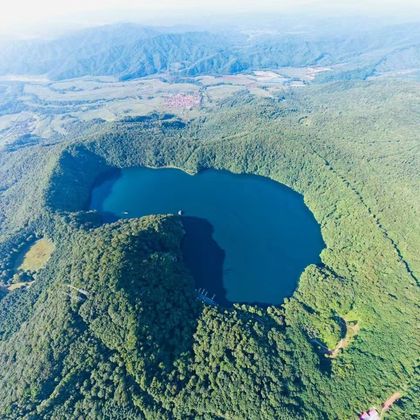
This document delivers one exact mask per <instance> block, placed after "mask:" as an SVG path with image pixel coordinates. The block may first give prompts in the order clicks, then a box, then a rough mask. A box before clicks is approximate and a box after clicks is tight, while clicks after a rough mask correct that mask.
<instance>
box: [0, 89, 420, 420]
mask: <svg viewBox="0 0 420 420" xmlns="http://www.w3.org/2000/svg"><path fill="white" fill-rule="evenodd" d="M419 98H420V87H419V86H418V84H416V83H404V82H398V83H394V82H390V81H384V82H379V81H376V82H360V83H354V82H348V83H339V84H334V83H333V84H326V85H323V86H315V85H314V86H311V87H307V88H305V89H304V90H289V91H287V92H284V93H283V94H282V96H281V97H279V98H278V99H276V98H275V99H266V100H261V99H260V100H257V99H255V98H253V97H252V96H249V95H241V94H238V95H236V96H235V97H234V98H231V99H229V100H226V101H224V102H223V103H222V104H221V105H220V106H219V107H216V109H215V110H214V111H212V112H209V113H208V114H207V115H206V116H205V117H203V118H199V119H197V120H193V121H191V122H190V123H188V124H187V125H186V126H185V127H183V125H182V124H177V123H176V121H175V122H173V123H169V124H168V123H164V120H162V121H159V120H154V119H151V120H146V121H131V122H130V121H125V122H119V123H112V124H105V125H101V127H100V128H98V129H97V130H96V132H93V131H91V132H88V133H82V135H81V136H80V137H76V138H74V139H72V140H69V141H68V142H67V143H64V144H60V145H56V146H49V147H47V148H45V147H44V148H41V147H38V146H35V147H32V148H25V149H22V150H18V151H14V152H11V153H9V154H7V155H2V156H1V159H2V162H0V163H1V164H0V171H1V172H2V173H1V175H3V174H4V177H0V179H1V183H2V184H1V185H0V189H2V190H3V191H2V193H1V194H2V200H1V201H0V206H1V208H0V209H1V214H2V217H3V219H2V220H1V222H2V225H1V241H2V242H1V244H0V247H1V248H0V255H1V264H2V265H1V270H2V271H1V272H2V273H3V274H2V281H3V283H4V284H5V285H8V284H10V282H11V281H12V273H11V272H10V267H11V264H13V261H14V258H16V255H17V254H18V252H19V251H20V250H21V247H22V245H21V243H25V241H27V239H28V237H29V236H30V235H36V237H43V236H48V237H50V238H51V240H52V241H53V242H54V244H56V249H55V251H54V253H53V254H52V256H51V258H50V260H49V261H48V263H47V264H46V266H45V267H44V268H42V269H41V270H40V271H39V272H38V273H37V281H36V282H35V283H34V284H33V285H32V286H31V287H30V288H28V289H26V290H25V289H19V290H15V291H13V292H10V293H8V294H6V295H5V296H4V297H3V298H2V299H1V301H0V366H1V368H0V372H1V374H0V416H1V417H2V418H10V419H14V418H25V417H27V418H31V417H32V418H37V417H39V418H57V419H58V418H78V417H81V418H112V419H114V418H124V419H125V418H150V419H155V418H203V419H216V418H246V419H261V418H264V419H265V418H267V419H271V418H281V419H287V418H291V419H298V418H305V419H306V418H307V419H321V418H322V419H324V418H329V419H335V418H340V419H352V418H354V417H355V416H356V414H357V413H359V412H361V411H364V410H366V409H368V408H369V407H371V406H372V405H375V406H377V407H380V405H381V404H382V403H383V402H384V401H385V400H386V399H387V398H388V397H389V396H390V395H392V394H393V393H394V392H397V391H400V392H401V393H402V398H401V399H400V400H398V401H397V402H396V403H395V404H394V406H393V407H392V408H391V409H390V410H389V411H388V412H387V413H386V416H387V417H388V418H411V417H413V418H414V417H415V416H416V413H417V412H418V411H417V410H418V406H416V405H417V403H418V402H417V399H416V395H417V391H418V389H416V385H417V384H416V371H415V369H416V360H417V357H418V354H417V347H416V336H415V335H414V331H413V328H414V327H413V326H414V325H415V320H416V311H417V306H416V305H417V303H416V300H417V299H418V278H419V275H420V260H419V259H418V253H417V252H416V250H417V249H418V248H419V245H420V243H419V238H420V218H419V217H418V216H419V211H420V203H419V197H418V191H417V189H418V188H417V187H418V183H419V173H418V168H419V149H418V147H419V146H418V145H419V134H418V122H417V112H418V103H419ZM34 156H35V157H36V159H35V158H34ZM134 165H149V166H163V165H173V166H178V167H181V168H183V169H185V170H189V171H197V170H200V169H203V168H208V167H214V168H224V169H228V170H231V171H233V172H247V173H257V174H260V175H264V176H269V177H270V178H272V179H275V180H278V181H280V182H282V183H284V184H286V185H288V186H290V187H292V188H294V189H295V190H297V191H299V192H301V193H303V194H304V197H305V201H306V203H307V205H308V206H309V208H310V209H311V210H312V211H313V213H314V215H315V217H316V219H317V220H318V221H319V223H320V225H321V228H322V233H323V238H324V240H325V243H326V249H325V250H324V251H323V253H322V255H321V257H322V262H323V264H322V265H321V266H309V267H307V269H306V270H305V272H304V273H303V274H302V276H301V278H300V282H299V287H298V289H297V290H296V292H295V294H294V295H293V297H292V298H290V299H287V300H286V302H285V303H284V304H283V305H282V306H280V307H268V308H258V307H252V306H245V305H237V306H235V307H234V308H233V309H232V310H224V309H221V308H218V307H213V306H206V305H204V304H202V303H200V302H199V301H197V300H196V298H195V293H194V285H193V283H192V280H191V277H190V275H189V274H188V272H187V270H186V268H185V267H184V265H183V262H182V255H181V253H180V248H179V245H180V241H181V239H182V235H183V230H182V225H181V224H180V221H179V219H178V218H177V217H169V216H166V217H164V216H161V217H148V218H143V219H139V220H135V219H134V220H129V221H120V222H117V223H114V224H109V225H102V224H101V220H100V215H99V214H97V213H95V212H91V211H86V208H87V207H86V206H87V203H88V200H89V194H90V190H91V188H92V186H93V184H94V182H95V180H96V179H97V178H98V177H99V176H102V175H103V174H105V173H107V171H109V170H112V168H122V167H128V166H134ZM7 168H9V169H10V172H7ZM34 174H37V176H36V177H34V176H33V175H34ZM34 179H37V182H36V183H35V182H34V181H33V180H34ZM3 197H4V198H5V200H3ZM19 197H24V199H22V202H23V203H25V205H23V206H22V205H20V206H19V208H18V204H17V203H18V201H17V198H19ZM256 223H258V221H256ZM3 250H4V252H3ZM343 322H344V324H346V325H345V326H346V328H344V325H343ZM356 326H357V327H356ZM356 330H357V331H356ZM342 339H343V340H345V343H344V344H343V343H342V344H343V345H342V346H341V348H340V351H339V352H338V354H334V357H331V354H328V353H326V351H325V348H326V349H334V348H336V346H337V345H338V344H339V342H340V340H342Z"/></svg>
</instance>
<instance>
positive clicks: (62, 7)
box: [0, 0, 420, 34]
mask: <svg viewBox="0 0 420 420" xmlns="http://www.w3.org/2000/svg"><path fill="white" fill-rule="evenodd" d="M308 11H316V12H319V13H320V14H322V13H325V14H346V13H351V14H361V15H371V16H374V15H384V14H385V15H386V14H388V15H399V16H401V15H405V16H408V17H412V18H413V19H420V0H2V2H1V4H0V32H1V33H3V34H7V33H10V34H17V33H21V32H25V31H27V32H28V31H30V30H33V28H35V27H37V26H38V27H40V28H41V29H42V28H46V27H48V26H54V25H55V26H56V27H57V26H60V25H66V26H71V25H72V24H79V25H82V26H87V25H89V24H101V23H111V22H115V21H127V20H132V21H137V22H141V23H144V24H177V23H182V24H187V23H194V22H193V21H192V20H193V19H195V18H197V17H204V16H206V17H210V16H217V15H223V14H226V15H229V14H230V15H232V14H242V13H256V12H258V13H273V12H276V13H291V12H292V13H293V12H308ZM40 24H42V25H40ZM56 29H57V28H56Z"/></svg>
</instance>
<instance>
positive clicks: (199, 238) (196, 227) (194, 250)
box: [182, 216, 232, 307]
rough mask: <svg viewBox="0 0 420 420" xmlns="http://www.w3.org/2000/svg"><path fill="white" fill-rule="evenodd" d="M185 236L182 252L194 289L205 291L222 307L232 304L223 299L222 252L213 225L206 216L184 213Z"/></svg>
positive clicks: (223, 258) (224, 291)
mask: <svg viewBox="0 0 420 420" xmlns="http://www.w3.org/2000/svg"><path fill="white" fill-rule="evenodd" d="M182 223H183V225H184V229H185V236H184V239H183V241H182V252H183V255H184V262H185V265H186V266H187V267H188V269H189V270H190V272H191V274H192V276H193V278H194V281H195V286H196V289H204V290H206V291H207V292H208V293H207V296H208V297H209V298H212V297H213V295H215V298H214V301H215V302H216V303H217V304H219V305H222V306H225V307H229V306H231V305H232V303H231V302H229V301H228V300H227V299H226V290H225V288H224V285H223V263H224V260H225V252H224V251H223V249H222V248H220V246H219V245H218V244H217V242H216V241H215V240H214V239H213V230H214V229H213V226H212V225H211V224H210V223H209V222H208V221H207V220H205V219H201V218H198V217H191V216H183V217H182Z"/></svg>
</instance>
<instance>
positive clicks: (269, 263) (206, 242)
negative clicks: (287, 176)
mask: <svg viewBox="0 0 420 420" xmlns="http://www.w3.org/2000/svg"><path fill="white" fill-rule="evenodd" d="M90 208H92V209H96V210H98V211H100V212H102V213H104V214H110V215H113V216H115V217H118V218H131V217H141V216H146V215H151V214H177V213H178V212H179V211H181V212H182V221H183V224H184V227H185V231H186V235H185V238H184V240H183V245H182V248H183V254H184V260H185V263H186V265H187V266H188V268H189V269H190V271H191V273H192V275H193V277H194V280H195V282H196V287H197V289H198V288H203V289H205V290H207V292H208V296H209V297H212V296H213V295H215V301H216V302H217V303H219V304H221V305H224V306H229V305H231V304H232V303H251V304H262V305H268V304H279V303H281V302H282V301H283V299H284V298H285V297H290V296H291V295H292V294H293V291H294V290H295V288H296V286H297V282H298V280H299V276H300V274H301V273H302V272H303V270H304V269H305V267H306V266H307V265H309V264H311V263H315V264H316V263H319V262H320V257H319V254H320V252H321V250H322V249H323V248H324V242H323V240H322V236H321V231H320V227H319V225H318V223H317V222H316V220H315V218H314V216H313V214H312V213H311V212H310V211H309V209H308V208H307V207H306V206H305V204H304V201H303V197H302V196H301V195H300V194H298V193H296V192H295V191H293V190H291V189H290V188H288V187H286V186H284V185H282V184H279V183H277V182H274V181H272V180H270V179H267V178H264V177H260V176H257V175H237V174H232V173H230V172H227V171H219V170H206V171H203V172H200V173H198V174H197V175H189V174H187V173H185V172H183V171H181V170H178V169H172V168H159V169H150V168H143V167H140V168H128V169H123V170H122V171H121V173H120V175H119V176H118V177H115V176H114V177H110V178H109V179H107V180H103V181H102V182H101V183H99V184H98V185H97V186H96V187H95V188H94V190H93V191H92V197H91V204H90Z"/></svg>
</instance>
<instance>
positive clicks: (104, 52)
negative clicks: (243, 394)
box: [0, 23, 420, 81]
mask: <svg viewBox="0 0 420 420" xmlns="http://www.w3.org/2000/svg"><path fill="white" fill-rule="evenodd" d="M344 26H345V25H344ZM276 30H277V31H278V32H275V33H273V34H269V35H264V36H260V37H256V38H254V37H248V36H246V35H245V34H244V33H242V32H240V31H237V30H234V29H232V30H231V31H228V32H225V33H224V34H223V35H220V34H218V33H217V34H216V33H214V32H211V31H204V30H196V29H194V30H191V31H181V30H175V29H174V30H171V29H170V28H169V29H168V28H161V29H150V28H144V27H141V26H136V25H132V24H129V25H123V24H122V25H115V26H105V27H98V28H93V29H89V30H85V31H82V32H80V33H74V34H70V35H67V36H63V37H62V38H58V39H54V40H48V41H43V40H31V41H16V42H10V43H7V44H6V43H4V44H0V52H1V55H2V60H1V63H0V75H10V74H12V75H13V74H18V75H22V74H29V75H44V76H47V77H48V78H50V79H52V80H62V79H69V78H75V77H81V76H86V75H90V76H92V75H93V76H105V75H107V76H115V77H118V78H119V79H120V80H128V79H133V78H138V77H143V76H149V75H156V74H170V75H172V76H174V77H185V76H197V75H208V74H236V73H241V72H250V71H253V70H263V69H279V68H282V67H288V66H292V67H304V66H327V67H332V68H331V69H329V71H328V72H327V73H324V74H322V75H321V76H320V78H319V80H320V81H330V80H352V79H356V80H360V79H362V80H364V79H366V78H368V77H371V76H378V75H381V74H383V73H394V76H395V74H396V75H400V76H404V77H407V75H409V77H414V78H418V77H419V68H420V65H419V64H420V62H419V53H418V49H419V45H420V43H419V41H418V40H419V36H420V27H419V25H418V24H415V23H413V24H408V25H395V26H387V27H374V26H373V25H370V26H369V25H368V26H366V27H365V28H363V29H360V28H359V29H358V30H356V31H353V32H352V31H349V30H348V29H347V30H346V31H344V30H341V31H340V30H339V28H337V33H336V34H334V35H332V34H331V33H325V32H320V33H317V32H315V33H311V32H309V33H306V32H303V33H293V34H291V33H289V32H288V31H287V28H286V29H285V30H284V33H283V32H282V28H281V27H279V28H276Z"/></svg>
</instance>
